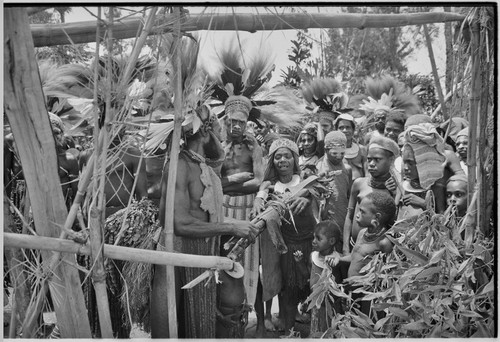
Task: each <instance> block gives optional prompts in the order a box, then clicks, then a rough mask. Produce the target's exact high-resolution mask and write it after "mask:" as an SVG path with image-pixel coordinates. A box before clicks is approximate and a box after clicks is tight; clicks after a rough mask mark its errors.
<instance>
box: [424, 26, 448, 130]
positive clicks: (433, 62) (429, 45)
mask: <svg viewBox="0 0 500 342" xmlns="http://www.w3.org/2000/svg"><path fill="white" fill-rule="evenodd" d="M423 26H424V35H425V41H426V42H427V50H428V51H429V59H430V60H431V66H432V74H433V75H434V83H435V84H436V91H437V93H438V97H439V102H440V103H441V111H442V112H443V118H444V120H446V119H448V112H447V110H446V102H445V101H444V96H443V90H442V89H441V82H439V75H438V72H437V67H436V60H435V59H434V51H433V50H432V40H431V36H430V35H429V30H428V29H427V25H426V24H424V25H423ZM450 126H451V123H450Z"/></svg>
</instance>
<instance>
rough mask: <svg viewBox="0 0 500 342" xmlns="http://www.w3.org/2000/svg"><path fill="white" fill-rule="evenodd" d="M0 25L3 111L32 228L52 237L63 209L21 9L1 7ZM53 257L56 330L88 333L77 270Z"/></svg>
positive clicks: (68, 334)
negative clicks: (0, 20) (0, 22)
mask: <svg viewBox="0 0 500 342" xmlns="http://www.w3.org/2000/svg"><path fill="white" fill-rule="evenodd" d="M4 28H5V31H4V77H5V79H4V110H5V113H6V115H7V117H8V118H9V123H10V125H11V128H12V133H13V135H14V139H15V141H16V146H17V148H18V152H19V157H20V159H21V164H22V165H23V173H24V177H25V180H26V184H27V188H28V189H29V196H30V202H31V209H32V212H33V219H34V221H35V227H36V229H37V232H38V233H39V234H40V235H45V236H57V235H59V233H60V231H59V230H58V229H57V228H55V227H56V226H57V225H59V226H63V224H64V222H65V219H66V217H67V215H68V212H67V209H66V206H65V205H64V199H63V195H62V191H61V185H60V181H59V179H58V171H57V156H56V153H55V142H54V137H53V134H52V130H51V128H50V123H49V118H48V115H47V110H46V108H45V100H44V96H43V93H42V88H41V85H40V83H41V82H40V76H39V74H38V67H37V65H36V59H35V54H34V48H33V40H32V36H31V32H30V31H29V26H28V16H27V13H26V10H25V9H24V8H6V9H5V11H4ZM33 156H37V157H36V158H34V157H33ZM52 257H53V253H49V252H43V253H42V258H43V259H44V261H45V262H47V263H48V262H49V261H50V260H51V258H52ZM58 261H59V264H58V267H55V269H54V275H55V276H54V277H52V278H51V281H52V282H53V283H54V286H52V287H51V288H50V290H51V294H52V297H53V298H54V299H55V300H54V304H55V305H54V306H55V311H56V316H57V320H58V325H59V327H60V329H61V334H62V336H64V337H67V338H71V337H75V338H76V337H91V335H90V325H89V321H88V318H87V316H86V310H85V301H84V298H83V292H82V290H81V287H80V278H79V275H78V272H77V270H76V269H75V268H74V267H73V266H70V263H71V260H70V256H63V257H62V261H65V262H62V263H61V262H60V261H61V260H58ZM51 275H52V274H51V273H49V274H47V276H51Z"/></svg>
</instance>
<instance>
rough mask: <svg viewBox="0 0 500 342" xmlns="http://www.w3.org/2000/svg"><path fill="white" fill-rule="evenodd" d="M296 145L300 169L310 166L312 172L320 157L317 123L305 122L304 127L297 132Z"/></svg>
mask: <svg viewBox="0 0 500 342" xmlns="http://www.w3.org/2000/svg"><path fill="white" fill-rule="evenodd" d="M297 145H298V147H299V166H300V169H301V170H302V171H304V170H305V169H308V168H309V169H311V168H312V171H313V172H314V171H315V168H314V167H315V165H316V163H317V162H318V159H319V157H320V153H319V149H320V146H319V141H318V127H317V125H315V124H314V123H308V124H306V125H305V126H304V129H302V131H300V133H299V137H298V138H297Z"/></svg>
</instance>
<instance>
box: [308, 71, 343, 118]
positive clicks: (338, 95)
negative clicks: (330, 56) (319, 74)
mask: <svg viewBox="0 0 500 342" xmlns="http://www.w3.org/2000/svg"><path fill="white" fill-rule="evenodd" d="M302 95H303V97H304V100H305V101H306V102H307V104H308V107H309V109H310V110H312V112H313V113H315V114H316V113H317V114H318V115H319V118H320V119H322V118H325V119H328V120H330V121H333V120H335V118H336V117H337V116H338V115H339V114H342V113H347V112H349V111H351V110H352V108H349V107H347V103H348V102H349V97H348V96H347V94H346V93H344V92H343V89H342V85H341V84H340V82H339V81H337V80H336V79H334V78H317V79H314V80H312V81H311V82H308V83H306V84H305V85H304V86H303V87H302Z"/></svg>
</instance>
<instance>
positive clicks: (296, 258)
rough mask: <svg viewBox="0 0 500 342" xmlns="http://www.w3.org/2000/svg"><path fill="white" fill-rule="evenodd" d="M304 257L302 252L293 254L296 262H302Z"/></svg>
mask: <svg viewBox="0 0 500 342" xmlns="http://www.w3.org/2000/svg"><path fill="white" fill-rule="evenodd" d="M303 257H304V254H303V253H302V251H300V250H299V251H295V252H293V258H294V259H295V261H296V262H301V261H302V259H303Z"/></svg>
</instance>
